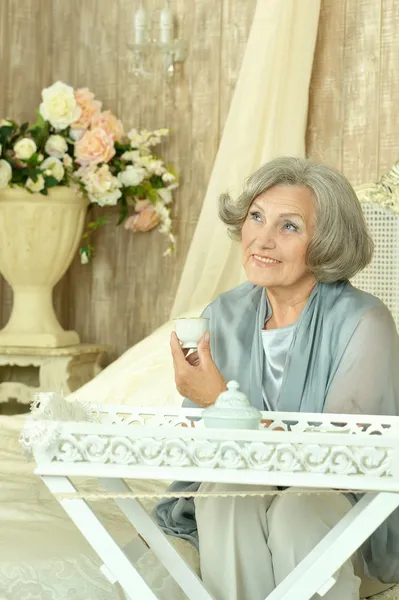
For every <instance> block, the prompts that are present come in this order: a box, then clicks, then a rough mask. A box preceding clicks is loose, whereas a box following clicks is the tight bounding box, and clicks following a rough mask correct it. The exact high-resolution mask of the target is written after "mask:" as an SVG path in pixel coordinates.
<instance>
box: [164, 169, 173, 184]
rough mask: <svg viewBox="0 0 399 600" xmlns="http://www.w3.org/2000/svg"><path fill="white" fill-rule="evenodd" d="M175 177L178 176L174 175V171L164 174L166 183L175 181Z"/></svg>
mask: <svg viewBox="0 0 399 600" xmlns="http://www.w3.org/2000/svg"><path fill="white" fill-rule="evenodd" d="M175 179H176V177H175V176H174V175H173V173H169V172H167V173H164V174H163V175H162V181H163V182H164V183H166V184H168V183H173V182H174V180H175Z"/></svg>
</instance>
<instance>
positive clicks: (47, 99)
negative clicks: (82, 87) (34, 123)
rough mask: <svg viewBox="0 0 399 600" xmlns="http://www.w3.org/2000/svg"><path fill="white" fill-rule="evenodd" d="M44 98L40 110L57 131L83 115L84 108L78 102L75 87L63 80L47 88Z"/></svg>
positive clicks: (44, 91)
mask: <svg viewBox="0 0 399 600" xmlns="http://www.w3.org/2000/svg"><path fill="white" fill-rule="evenodd" d="M42 100H43V102H42V103H41V105H40V107H39V112H40V114H41V115H42V117H43V119H45V120H46V121H49V123H50V124H51V125H52V126H53V127H54V129H55V130H56V131H60V130H61V129H65V128H66V127H69V125H71V124H72V123H74V122H75V121H77V120H78V119H79V117H80V115H81V112H82V109H81V108H80V107H79V106H78V104H77V102H76V99H75V94H74V91H73V88H72V87H71V86H69V85H66V84H65V83H62V81H57V82H56V83H54V84H53V85H51V86H50V87H48V88H45V89H44V90H43V91H42Z"/></svg>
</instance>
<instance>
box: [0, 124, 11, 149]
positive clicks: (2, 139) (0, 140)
mask: <svg viewBox="0 0 399 600" xmlns="http://www.w3.org/2000/svg"><path fill="white" fill-rule="evenodd" d="M12 132H13V127H11V126H9V125H2V127H0V144H1V145H2V146H6V145H7V142H8V140H9V139H10V138H11V136H12Z"/></svg>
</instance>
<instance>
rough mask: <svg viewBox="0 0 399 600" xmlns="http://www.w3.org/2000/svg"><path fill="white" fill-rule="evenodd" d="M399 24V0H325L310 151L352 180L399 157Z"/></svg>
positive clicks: (375, 174)
mask: <svg viewBox="0 0 399 600" xmlns="http://www.w3.org/2000/svg"><path fill="white" fill-rule="evenodd" d="M398 27H399V4H398V2H396V1H395V0H322V9H321V17H320V24H319V31H318V40H317V46H316V55H315V62H314V67H313V77H312V83H311V90H310V107H309V122H308V135H307V150H308V154H309V156H311V157H312V158H316V159H318V160H322V161H325V162H328V163H330V164H332V165H334V166H336V167H337V168H339V169H341V170H342V171H343V172H344V173H345V175H346V176H347V177H348V178H349V179H350V181H351V182H352V183H353V184H359V183H363V182H368V181H374V180H376V179H378V178H379V177H380V175H381V174H382V173H384V171H386V170H388V169H389V168H390V167H391V166H392V164H393V163H394V162H395V161H396V160H398V159H399V143H398V139H399V111H398V110H397V109H396V107H397V104H398V100H399V78H398V77H397V74H396V60H397V56H398V55H399V38H398V36H397V35H395V31H396V30H397V28H398Z"/></svg>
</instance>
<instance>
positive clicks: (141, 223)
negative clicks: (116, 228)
mask: <svg viewBox="0 0 399 600" xmlns="http://www.w3.org/2000/svg"><path fill="white" fill-rule="evenodd" d="M160 222H161V218H160V216H159V214H158V213H157V212H156V210H154V209H153V208H144V209H143V210H142V211H140V212H139V213H135V214H134V215H132V216H131V217H129V218H127V219H126V221H125V229H130V231H142V232H145V231H151V229H154V227H156V226H157V225H159V223H160Z"/></svg>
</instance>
